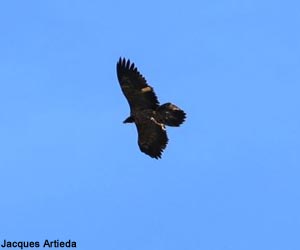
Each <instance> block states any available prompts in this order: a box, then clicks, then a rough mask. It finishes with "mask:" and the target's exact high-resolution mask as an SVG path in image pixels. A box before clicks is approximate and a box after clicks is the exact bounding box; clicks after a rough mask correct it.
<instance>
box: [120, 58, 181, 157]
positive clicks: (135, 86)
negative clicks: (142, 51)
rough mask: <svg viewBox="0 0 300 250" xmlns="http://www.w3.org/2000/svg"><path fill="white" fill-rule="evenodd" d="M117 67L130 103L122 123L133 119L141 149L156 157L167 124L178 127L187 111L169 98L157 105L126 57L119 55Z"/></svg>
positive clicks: (165, 138) (163, 144) (164, 143)
mask: <svg viewBox="0 0 300 250" xmlns="http://www.w3.org/2000/svg"><path fill="white" fill-rule="evenodd" d="M116 70H117V78H118V81H119V84H120V87H121V90H122V92H123V94H124V96H125V97H126V99H127V101H128V104H129V107H130V115H129V116H128V117H127V118H126V119H125V120H124V121H123V123H135V125H136V128H137V133H138V145H139V148H140V150H141V152H143V153H145V154H147V155H149V156H150V157H152V158H155V159H159V158H161V156H162V153H163V151H164V149H165V148H166V146H167V144H168V141H169V139H168V136H167V131H166V126H171V127H179V126H180V125H181V124H182V123H183V122H184V121H185V119H186V113H185V112H184V111H183V110H182V109H180V108H179V107H177V106H176V105H174V104H172V103H170V102H167V103H165V104H162V105H160V104H159V101H158V99H157V96H156V94H155V92H154V89H153V87H151V86H150V85H149V84H148V83H147V81H146V79H145V77H144V76H143V75H142V74H141V73H140V72H139V71H138V69H137V67H136V66H135V64H134V63H131V62H130V60H129V59H128V60H127V59H125V58H122V57H120V58H119V61H118V62H117V67H116Z"/></svg>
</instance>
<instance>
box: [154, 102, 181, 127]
mask: <svg viewBox="0 0 300 250" xmlns="http://www.w3.org/2000/svg"><path fill="white" fill-rule="evenodd" d="M157 116H158V120H159V121H160V122H161V123H163V124H165V125H168V126H172V127H178V126H180V124H182V123H183V122H184V120H185V118H186V114H185V113H184V111H183V110H181V109H180V108H178V107H177V106H175V105H174V104H172V103H170V102H168V103H165V104H163V105H161V106H159V108H158V109H157Z"/></svg>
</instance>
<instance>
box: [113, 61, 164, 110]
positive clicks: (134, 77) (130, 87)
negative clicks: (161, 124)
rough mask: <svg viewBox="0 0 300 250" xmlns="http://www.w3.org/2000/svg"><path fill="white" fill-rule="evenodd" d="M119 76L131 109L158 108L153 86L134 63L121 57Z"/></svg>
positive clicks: (118, 67)
mask: <svg viewBox="0 0 300 250" xmlns="http://www.w3.org/2000/svg"><path fill="white" fill-rule="evenodd" d="M117 76H118V80H119V83H120V86H121V89H122V91H123V93H124V95H125V97H126V99H127V101H128V103H129V106H130V109H131V110H143V109H156V108H157V107H158V105H159V102H158V100H157V97H156V95H155V93H154V91H153V88H152V87H151V86H149V85H148V84H147V82H146V79H145V78H144V77H143V76H142V75H141V74H140V72H139V71H138V70H137V68H136V67H135V66H134V63H130V60H127V61H126V59H125V58H123V59H122V58H120V59H119V61H118V63H117Z"/></svg>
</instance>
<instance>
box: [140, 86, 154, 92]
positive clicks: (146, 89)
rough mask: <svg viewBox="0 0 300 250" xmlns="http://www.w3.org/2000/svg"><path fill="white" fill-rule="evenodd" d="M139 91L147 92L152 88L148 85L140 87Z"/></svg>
mask: <svg viewBox="0 0 300 250" xmlns="http://www.w3.org/2000/svg"><path fill="white" fill-rule="evenodd" d="M141 91H142V93H145V92H149V91H152V88H151V87H149V86H148V87H145V88H142V89H141Z"/></svg>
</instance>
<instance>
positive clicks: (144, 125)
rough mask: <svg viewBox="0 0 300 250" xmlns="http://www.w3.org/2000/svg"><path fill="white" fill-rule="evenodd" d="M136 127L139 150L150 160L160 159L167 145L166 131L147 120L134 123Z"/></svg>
mask: <svg viewBox="0 0 300 250" xmlns="http://www.w3.org/2000/svg"><path fill="white" fill-rule="evenodd" d="M136 127H137V131H138V144H139V147H140V150H141V151H142V152H144V153H145V154H147V155H149V156H151V157H152V158H156V159H158V158H161V154H162V152H163V150H164V149H165V148H166V146H167V144H168V137H167V133H166V130H165V129H164V128H163V127H162V126H160V125H159V124H158V123H156V122H154V121H152V120H149V119H146V120H143V121H139V122H136Z"/></svg>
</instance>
